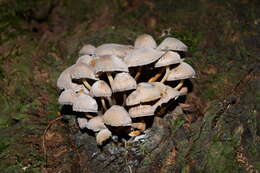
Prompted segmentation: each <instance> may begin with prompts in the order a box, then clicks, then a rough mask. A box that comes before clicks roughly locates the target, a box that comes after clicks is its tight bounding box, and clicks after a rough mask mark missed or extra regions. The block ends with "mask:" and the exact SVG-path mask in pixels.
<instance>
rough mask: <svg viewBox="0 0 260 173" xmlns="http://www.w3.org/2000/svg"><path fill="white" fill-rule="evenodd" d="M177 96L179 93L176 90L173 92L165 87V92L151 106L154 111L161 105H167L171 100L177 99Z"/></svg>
mask: <svg viewBox="0 0 260 173" xmlns="http://www.w3.org/2000/svg"><path fill="white" fill-rule="evenodd" d="M179 96H180V92H179V91H178V90H175V89H174V88H172V87H170V86H166V90H165V92H164V93H163V95H162V97H161V99H160V100H159V101H157V102H156V103H155V104H154V105H153V108H154V109H156V108H157V107H158V106H161V105H162V104H163V103H167V102H169V101H170V100H171V99H177V98H178V97H179Z"/></svg>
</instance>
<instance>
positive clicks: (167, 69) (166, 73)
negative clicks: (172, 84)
mask: <svg viewBox="0 0 260 173" xmlns="http://www.w3.org/2000/svg"><path fill="white" fill-rule="evenodd" d="M169 72H170V67H169V66H166V69H165V74H164V76H163V78H162V80H161V83H163V82H165V81H166V79H167V77H168V75H169Z"/></svg>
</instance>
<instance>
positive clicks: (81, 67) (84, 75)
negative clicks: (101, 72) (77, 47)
mask: <svg viewBox="0 0 260 173" xmlns="http://www.w3.org/2000/svg"><path fill="white" fill-rule="evenodd" d="M70 74H71V77H72V78H73V79H81V80H82V82H83V84H84V85H85V86H86V88H88V89H89V90H90V89H91V85H90V84H89V83H88V82H87V79H92V80H98V78H96V76H95V74H94V71H93V68H92V67H91V66H89V65H87V64H83V63H78V64H75V65H74V66H73V68H72V69H71V72H70Z"/></svg>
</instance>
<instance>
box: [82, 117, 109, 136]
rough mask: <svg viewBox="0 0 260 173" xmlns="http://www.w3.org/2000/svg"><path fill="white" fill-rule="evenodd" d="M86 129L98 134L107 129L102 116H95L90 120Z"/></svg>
mask: <svg viewBox="0 0 260 173" xmlns="http://www.w3.org/2000/svg"><path fill="white" fill-rule="evenodd" d="M86 127H87V128H88V129H90V130H93V131H94V132H98V131H100V130H103V129H106V128H107V127H106V126H105V124H104V121H103V118H102V116H96V117H94V118H91V119H90V120H89V121H88V123H87V125H86Z"/></svg>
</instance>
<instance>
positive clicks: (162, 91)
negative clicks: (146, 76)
mask: <svg viewBox="0 0 260 173" xmlns="http://www.w3.org/2000/svg"><path fill="white" fill-rule="evenodd" d="M151 84H152V85H154V86H155V87H156V88H158V89H159V90H160V91H161V93H164V92H165V91H166V89H167V85H165V84H164V83H162V82H151Z"/></svg>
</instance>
